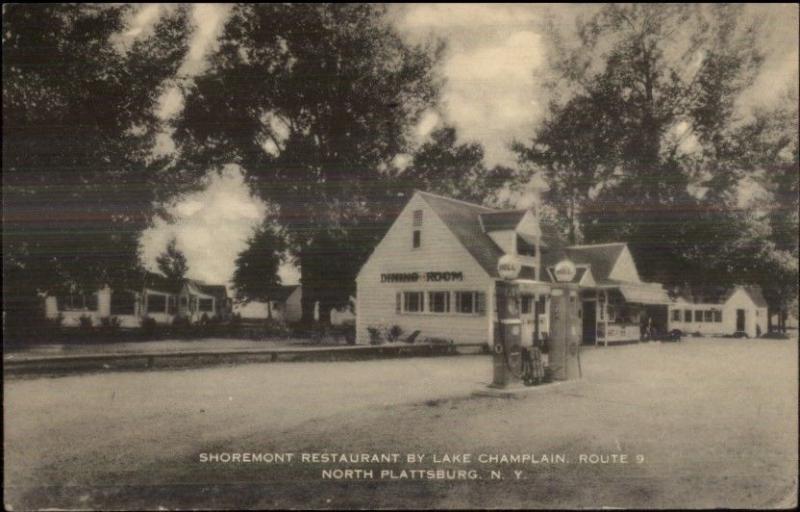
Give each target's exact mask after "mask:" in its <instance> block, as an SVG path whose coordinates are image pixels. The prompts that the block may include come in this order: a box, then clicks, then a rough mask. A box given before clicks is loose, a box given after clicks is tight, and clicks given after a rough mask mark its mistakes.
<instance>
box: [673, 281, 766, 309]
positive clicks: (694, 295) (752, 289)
mask: <svg viewBox="0 0 800 512" xmlns="http://www.w3.org/2000/svg"><path fill="white" fill-rule="evenodd" d="M740 289H741V290H742V291H744V292H745V294H747V296H748V297H750V300H752V301H753V304H755V305H756V307H759V308H766V307H769V305H768V304H767V301H766V299H765V298H764V295H763V294H762V293H761V287H760V286H758V285H736V286H729V287H725V286H705V287H699V288H695V289H691V288H690V289H686V290H682V291H681V292H680V293H679V294H678V295H679V297H681V298H682V299H684V300H685V301H686V302H689V303H692V304H725V303H726V302H728V300H730V298H731V297H733V294H734V293H736V291H737V290H740Z"/></svg>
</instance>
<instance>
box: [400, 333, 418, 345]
mask: <svg viewBox="0 0 800 512" xmlns="http://www.w3.org/2000/svg"><path fill="white" fill-rule="evenodd" d="M420 332H422V331H414V332H412V333H411V334H409V335H408V336H407V337H406V339H404V340H402V341H404V342H405V343H408V344H409V345H410V344H411V343H414V342H415V341H416V340H417V337H418V336H419V334H420Z"/></svg>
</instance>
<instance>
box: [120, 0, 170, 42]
mask: <svg viewBox="0 0 800 512" xmlns="http://www.w3.org/2000/svg"><path fill="white" fill-rule="evenodd" d="M162 7H163V6H162V5H161V4H142V5H141V7H139V10H138V11H136V14H134V15H133V17H132V19H131V22H130V25H129V27H128V30H126V31H125V32H124V33H123V34H122V35H123V37H129V38H132V39H136V38H138V37H142V36H144V35H146V34H149V33H150V32H151V31H152V29H153V25H155V23H156V21H158V19H159V18H160V17H161V13H162Z"/></svg>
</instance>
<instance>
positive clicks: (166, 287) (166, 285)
mask: <svg viewBox="0 0 800 512" xmlns="http://www.w3.org/2000/svg"><path fill="white" fill-rule="evenodd" d="M181 286H182V283H176V282H174V281H172V280H170V279H168V278H167V277H166V276H164V275H162V274H159V273H156V272H150V271H145V273H144V276H143V277H142V287H143V288H148V289H150V290H153V291H158V292H164V293H178V292H180V290H181Z"/></svg>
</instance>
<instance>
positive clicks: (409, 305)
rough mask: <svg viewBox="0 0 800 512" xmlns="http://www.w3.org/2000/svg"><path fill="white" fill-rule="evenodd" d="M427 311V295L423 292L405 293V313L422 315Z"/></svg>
mask: <svg viewBox="0 0 800 512" xmlns="http://www.w3.org/2000/svg"><path fill="white" fill-rule="evenodd" d="M424 310H425V294H424V293H422V292H403V312H404V313H422V312H423V311H424Z"/></svg>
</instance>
